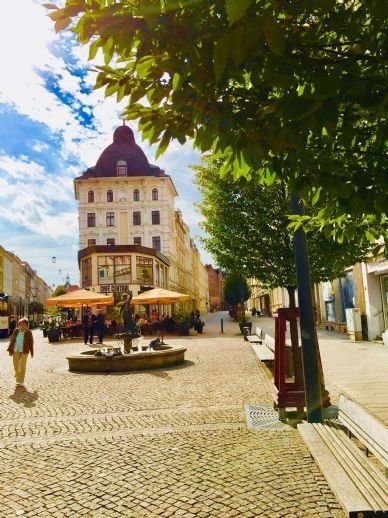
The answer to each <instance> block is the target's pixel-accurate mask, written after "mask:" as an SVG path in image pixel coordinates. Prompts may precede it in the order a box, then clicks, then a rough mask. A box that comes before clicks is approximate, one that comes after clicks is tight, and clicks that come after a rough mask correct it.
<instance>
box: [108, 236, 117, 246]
mask: <svg viewBox="0 0 388 518" xmlns="http://www.w3.org/2000/svg"><path fill="white" fill-rule="evenodd" d="M106 244H107V245H114V244H115V238H114V237H108V239H107V240H106Z"/></svg>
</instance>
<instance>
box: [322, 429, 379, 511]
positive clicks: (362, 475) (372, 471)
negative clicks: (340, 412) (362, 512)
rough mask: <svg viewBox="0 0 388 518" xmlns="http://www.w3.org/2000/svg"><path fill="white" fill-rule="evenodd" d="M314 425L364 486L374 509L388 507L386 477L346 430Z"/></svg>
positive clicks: (353, 478)
mask: <svg viewBox="0 0 388 518" xmlns="http://www.w3.org/2000/svg"><path fill="white" fill-rule="evenodd" d="M313 426H314V428H315V430H317V432H318V433H319V435H320V436H321V438H322V440H323V441H325V443H326V444H327V446H328V448H329V449H330V450H331V451H332V453H333V455H334V456H335V457H336V459H337V460H338V462H340V463H341V464H342V466H343V468H344V469H345V471H346V472H347V473H348V474H349V476H350V477H351V478H352V480H354V481H355V482H357V485H358V486H359V487H361V488H362V493H363V495H364V496H365V498H366V500H367V501H368V502H369V504H370V505H371V506H372V507H373V509H376V510H377V509H384V508H386V509H388V497H387V493H386V482H385V480H384V478H383V477H382V475H381V474H380V473H379V472H378V471H377V469H376V468H375V467H374V466H373V464H371V463H370V462H369V461H368V459H367V458H366V457H365V456H364V455H363V454H362V453H361V452H360V450H359V449H358V448H357V446H356V445H355V444H354V443H353V442H352V441H351V439H349V437H348V436H347V435H346V434H345V432H344V431H343V430H338V429H336V428H333V427H332V426H328V425H322V424H314V425H313Z"/></svg>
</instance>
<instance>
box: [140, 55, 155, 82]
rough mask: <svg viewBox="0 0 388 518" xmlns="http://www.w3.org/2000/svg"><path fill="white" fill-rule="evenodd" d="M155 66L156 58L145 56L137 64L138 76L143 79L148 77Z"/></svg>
mask: <svg viewBox="0 0 388 518" xmlns="http://www.w3.org/2000/svg"><path fill="white" fill-rule="evenodd" d="M154 64H155V58H154V57H153V56H145V57H143V58H141V59H139V61H138V62H137V63H136V72H137V75H138V76H139V77H140V78H141V79H143V78H145V77H147V76H148V74H149V72H150V70H151V68H152V67H153V65H154Z"/></svg>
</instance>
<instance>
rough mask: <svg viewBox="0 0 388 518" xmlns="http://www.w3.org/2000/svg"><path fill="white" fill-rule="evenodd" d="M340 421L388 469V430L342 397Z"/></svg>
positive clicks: (339, 407) (352, 402)
mask: <svg viewBox="0 0 388 518" xmlns="http://www.w3.org/2000/svg"><path fill="white" fill-rule="evenodd" d="M338 417H339V419H340V421H341V422H342V423H343V424H344V425H345V426H346V427H347V428H348V429H349V430H350V431H351V432H352V433H353V434H354V435H355V436H356V437H357V438H358V439H359V440H360V441H361V442H362V443H363V444H364V445H365V446H367V448H368V450H370V451H371V452H372V453H373V454H374V455H375V456H376V458H377V459H378V460H379V461H380V462H381V463H382V464H383V466H384V467H385V468H386V469H387V468H388V430H387V428H386V427H385V426H384V425H383V424H382V423H380V421H378V420H377V419H376V418H375V417H373V416H372V415H371V414H369V413H368V412H367V411H366V410H365V409H364V408H362V407H361V406H360V405H358V404H357V403H355V402H354V401H352V400H351V399H349V398H347V397H346V396H344V395H343V394H341V396H340V400H339V405H338Z"/></svg>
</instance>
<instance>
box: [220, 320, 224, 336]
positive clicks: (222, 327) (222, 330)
mask: <svg viewBox="0 0 388 518" xmlns="http://www.w3.org/2000/svg"><path fill="white" fill-rule="evenodd" d="M223 332H224V319H223V318H221V333H223Z"/></svg>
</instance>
